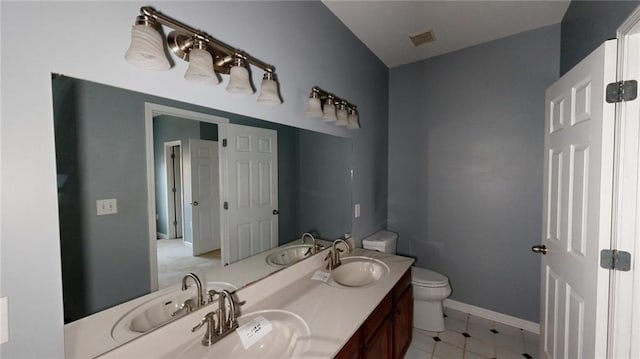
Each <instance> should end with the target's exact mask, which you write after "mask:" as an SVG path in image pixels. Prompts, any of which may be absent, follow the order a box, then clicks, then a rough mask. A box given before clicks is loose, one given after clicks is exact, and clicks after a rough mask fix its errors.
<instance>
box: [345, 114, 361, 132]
mask: <svg viewBox="0 0 640 359" xmlns="http://www.w3.org/2000/svg"><path fill="white" fill-rule="evenodd" d="M348 121H349V125H348V126H347V128H348V129H351V130H357V129H359V128H360V118H359V117H358V113H357V112H352V113H351V114H350V115H349V118H348Z"/></svg>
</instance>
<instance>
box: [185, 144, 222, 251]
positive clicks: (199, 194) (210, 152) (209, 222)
mask: <svg viewBox="0 0 640 359" xmlns="http://www.w3.org/2000/svg"><path fill="white" fill-rule="evenodd" d="M189 153H190V156H189V157H190V159H191V161H190V162H191V216H192V217H191V223H192V229H193V237H192V238H193V255H194V256H195V255H199V254H203V253H206V252H210V251H212V250H215V249H219V248H220V174H219V170H218V142H215V141H205V140H196V139H189Z"/></svg>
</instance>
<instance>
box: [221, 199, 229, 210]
mask: <svg viewBox="0 0 640 359" xmlns="http://www.w3.org/2000/svg"><path fill="white" fill-rule="evenodd" d="M222 208H224V209H229V202H227V201H224V204H223V205H222Z"/></svg>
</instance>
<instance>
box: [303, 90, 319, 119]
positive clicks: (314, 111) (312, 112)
mask: <svg viewBox="0 0 640 359" xmlns="http://www.w3.org/2000/svg"><path fill="white" fill-rule="evenodd" d="M304 115H305V116H306V117H316V118H319V117H322V103H321V101H320V90H319V89H318V88H316V87H314V88H312V89H311V94H310V95H309V103H308V104H307V110H306V111H305V113H304Z"/></svg>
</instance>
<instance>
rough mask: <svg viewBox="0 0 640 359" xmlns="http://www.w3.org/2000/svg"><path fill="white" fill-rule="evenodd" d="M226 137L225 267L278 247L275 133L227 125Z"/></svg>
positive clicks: (262, 129)
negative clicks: (226, 239)
mask: <svg viewBox="0 0 640 359" xmlns="http://www.w3.org/2000/svg"><path fill="white" fill-rule="evenodd" d="M227 137H228V145H227V163H228V176H229V182H228V218H229V226H228V228H229V238H228V241H229V242H228V245H226V246H223V247H224V248H225V250H224V251H223V260H224V262H225V263H227V264H228V263H233V262H235V261H238V260H240V259H243V258H246V257H249V256H252V255H254V254H257V253H260V252H264V251H266V250H268V249H271V248H274V247H277V246H278V216H277V213H278V212H277V211H278V133H277V132H276V131H274V130H268V129H264V128H256V127H249V126H240V125H233V124H229V125H228V126H227Z"/></svg>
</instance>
